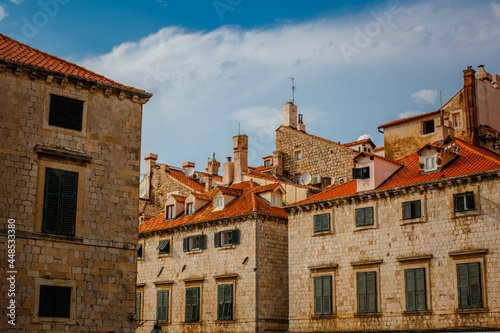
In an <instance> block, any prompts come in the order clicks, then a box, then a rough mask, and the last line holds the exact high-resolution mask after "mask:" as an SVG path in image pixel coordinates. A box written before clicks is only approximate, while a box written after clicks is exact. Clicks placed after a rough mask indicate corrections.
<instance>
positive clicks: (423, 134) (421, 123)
mask: <svg viewBox="0 0 500 333" xmlns="http://www.w3.org/2000/svg"><path fill="white" fill-rule="evenodd" d="M431 120H432V121H433V122H434V131H432V132H429V133H424V124H425V123H426V122H430V121H431ZM435 134H436V119H435V118H432V119H423V120H421V121H420V136H422V137H425V136H430V135H435Z"/></svg>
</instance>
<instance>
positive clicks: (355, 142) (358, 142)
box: [342, 138, 375, 147]
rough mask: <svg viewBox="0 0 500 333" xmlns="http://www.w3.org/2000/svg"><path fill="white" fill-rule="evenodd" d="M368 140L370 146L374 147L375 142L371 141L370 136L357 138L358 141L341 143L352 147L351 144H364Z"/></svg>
mask: <svg viewBox="0 0 500 333" xmlns="http://www.w3.org/2000/svg"><path fill="white" fill-rule="evenodd" d="M368 142H370V143H371V144H372V146H373V147H375V144H374V143H373V141H372V139H370V138H368V139H364V140H358V141H354V142H349V143H344V144H342V146H344V147H352V146H356V145H362V144H365V143H368Z"/></svg>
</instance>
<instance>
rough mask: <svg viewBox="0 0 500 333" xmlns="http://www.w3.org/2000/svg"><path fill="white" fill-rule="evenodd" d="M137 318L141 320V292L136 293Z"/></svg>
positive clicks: (138, 320)
mask: <svg viewBox="0 0 500 333" xmlns="http://www.w3.org/2000/svg"><path fill="white" fill-rule="evenodd" d="M135 320H136V321H137V322H140V321H141V293H140V292H136V293H135Z"/></svg>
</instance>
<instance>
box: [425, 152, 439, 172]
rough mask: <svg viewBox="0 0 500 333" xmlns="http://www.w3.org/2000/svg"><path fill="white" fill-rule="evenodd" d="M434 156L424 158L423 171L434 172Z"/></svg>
mask: <svg viewBox="0 0 500 333" xmlns="http://www.w3.org/2000/svg"><path fill="white" fill-rule="evenodd" d="M436 169H437V167H436V156H429V157H425V158H424V170H425V171H432V170H436Z"/></svg>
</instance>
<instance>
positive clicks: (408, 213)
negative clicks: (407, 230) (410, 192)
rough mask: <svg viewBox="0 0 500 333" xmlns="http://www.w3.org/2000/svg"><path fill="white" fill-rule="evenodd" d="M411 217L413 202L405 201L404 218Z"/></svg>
mask: <svg viewBox="0 0 500 333" xmlns="http://www.w3.org/2000/svg"><path fill="white" fill-rule="evenodd" d="M409 219H411V202H403V220H409Z"/></svg>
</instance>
